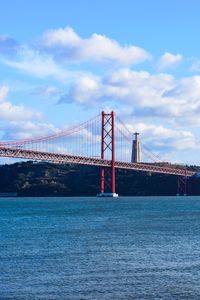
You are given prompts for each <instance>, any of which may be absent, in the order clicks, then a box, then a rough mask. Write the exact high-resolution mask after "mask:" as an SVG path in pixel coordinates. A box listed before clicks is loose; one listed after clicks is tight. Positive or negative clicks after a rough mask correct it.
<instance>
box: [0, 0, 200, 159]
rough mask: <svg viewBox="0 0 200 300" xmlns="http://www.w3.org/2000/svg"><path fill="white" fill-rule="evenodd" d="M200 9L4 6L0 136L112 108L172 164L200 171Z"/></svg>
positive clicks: (34, 131) (169, 4)
mask: <svg viewBox="0 0 200 300" xmlns="http://www.w3.org/2000/svg"><path fill="white" fill-rule="evenodd" d="M199 11H200V2H199V1H198V0H191V1H183V0H174V1H172V0H168V1H161V0H151V1H148V0H146V1H145V0H142V1H139V0H138V1H134V0H132V1H131V0H130V1H129V0H124V1H121V0H118V1H117V0H115V1H112V0H109V1H104V0H103V1H95V0H93V1H92V0H90V1H88V0H84V1H81V0H79V1H78V0H73V1H64V0H63V1H62V0H57V1H54V0H51V1H46V0H43V1H38V0H35V1H25V0H21V1H20V0H15V1H11V0H7V1H3V0H2V1H1V2H0V119H1V121H0V137H1V139H17V138H22V137H23V138H28V137H31V136H37V135H38V134H48V133H50V132H53V131H56V130H57V129H58V128H64V127H66V126H67V125H70V124H72V123H74V122H77V121H83V120H87V119H88V118H90V117H91V116H93V115H95V114H96V113H98V112H99V111H101V110H102V109H114V110H116V111H117V113H118V115H120V117H121V119H124V120H126V123H127V126H129V128H130V130H138V131H140V132H141V138H142V139H143V140H144V142H145V143H146V144H147V145H148V146H149V148H151V149H152V150H153V151H154V152H157V153H159V154H160V155H161V156H162V157H163V159H164V160H169V161H178V162H183V163H196V164H198V163H199V159H198V152H199V147H200V133H199V126H200V121H199V120H200V74H199V73H200V43H199V42H198V36H199V28H200V18H199Z"/></svg>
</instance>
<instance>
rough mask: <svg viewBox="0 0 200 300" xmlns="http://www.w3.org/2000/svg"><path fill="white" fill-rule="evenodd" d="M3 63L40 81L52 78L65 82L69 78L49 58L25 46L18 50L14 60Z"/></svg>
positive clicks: (5, 60) (6, 60)
mask: <svg viewBox="0 0 200 300" xmlns="http://www.w3.org/2000/svg"><path fill="white" fill-rule="evenodd" d="M3 62H4V63H5V64H6V65H8V66H10V67H12V68H15V69H17V70H19V71H21V72H25V73H27V74H30V75H33V76H35V77H38V78H41V79H45V78H48V77H50V78H51V77H52V78H54V79H56V80H59V81H65V80H66V79H67V78H68V76H69V75H68V73H67V72H66V71H65V70H64V69H62V68H61V67H59V66H58V65H57V64H56V63H55V62H54V60H53V58H52V57H51V56H49V55H46V54H41V53H40V52H38V51H36V50H33V49H30V48H28V47H26V46H23V47H21V48H20V50H19V51H18V55H17V57H16V58H15V59H14V60H13V59H12V60H11V59H4V60H3Z"/></svg>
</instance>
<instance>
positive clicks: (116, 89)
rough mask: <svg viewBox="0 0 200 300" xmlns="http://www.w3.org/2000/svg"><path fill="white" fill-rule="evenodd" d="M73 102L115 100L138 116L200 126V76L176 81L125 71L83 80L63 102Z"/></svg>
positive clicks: (161, 76) (159, 76)
mask: <svg viewBox="0 0 200 300" xmlns="http://www.w3.org/2000/svg"><path fill="white" fill-rule="evenodd" d="M72 101H74V102H75V103H77V104H81V105H86V106H90V105H91V104H95V103H97V102H98V103H109V101H112V102H113V103H115V104H120V103H121V104H122V105H127V106H129V110H130V108H131V110H132V112H133V114H134V115H135V116H140V117H156V118H160V119H161V118H165V119H168V120H171V121H174V122H176V123H179V124H182V125H183V124H184V123H185V122H188V123H189V124H200V76H194V77H186V78H183V79H180V80H176V79H175V78H174V77H173V76H170V75H168V74H158V75H151V74H150V73H148V72H135V71H130V70H129V69H122V70H119V71H116V72H113V73H111V74H110V75H108V76H105V77H103V78H100V77H99V78H96V77H93V78H88V77H83V78H80V80H79V81H76V82H75V83H74V84H73V85H72V86H71V88H70V90H69V93H68V94H66V95H63V96H62V97H61V99H60V102H72Z"/></svg>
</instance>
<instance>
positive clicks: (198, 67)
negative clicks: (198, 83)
mask: <svg viewBox="0 0 200 300" xmlns="http://www.w3.org/2000/svg"><path fill="white" fill-rule="evenodd" d="M190 71H191V72H200V60H198V59H195V60H194V61H193V63H192V65H191V68H190Z"/></svg>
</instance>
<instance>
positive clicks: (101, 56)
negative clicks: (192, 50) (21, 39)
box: [41, 27, 151, 65]
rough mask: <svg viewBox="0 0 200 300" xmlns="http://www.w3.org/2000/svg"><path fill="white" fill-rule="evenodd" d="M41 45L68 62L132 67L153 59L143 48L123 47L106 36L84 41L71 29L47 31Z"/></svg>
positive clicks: (95, 35) (97, 35)
mask: <svg viewBox="0 0 200 300" xmlns="http://www.w3.org/2000/svg"><path fill="white" fill-rule="evenodd" d="M41 45H42V46H43V47H44V48H46V49H52V50H53V53H54V54H55V57H57V58H58V57H59V59H63V60H66V61H67V62H84V61H88V62H91V61H92V62H98V63H107V62H114V63H119V64H122V65H132V64H137V63H140V62H143V61H145V60H148V59H150V58H151V55H150V54H149V53H148V52H147V51H146V50H144V49H143V48H140V47H136V46H132V45H131V46H121V45H120V44H119V43H118V42H117V41H115V40H112V39H110V38H108V37H106V36H104V35H100V34H96V33H94V34H92V35H91V36H90V37H89V38H85V39H82V38H81V37H79V36H78V35H77V33H76V32H75V31H74V30H73V29H72V28H70V27H66V28H60V29H56V30H49V31H47V32H46V33H45V34H44V35H43V37H42V39H41Z"/></svg>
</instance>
